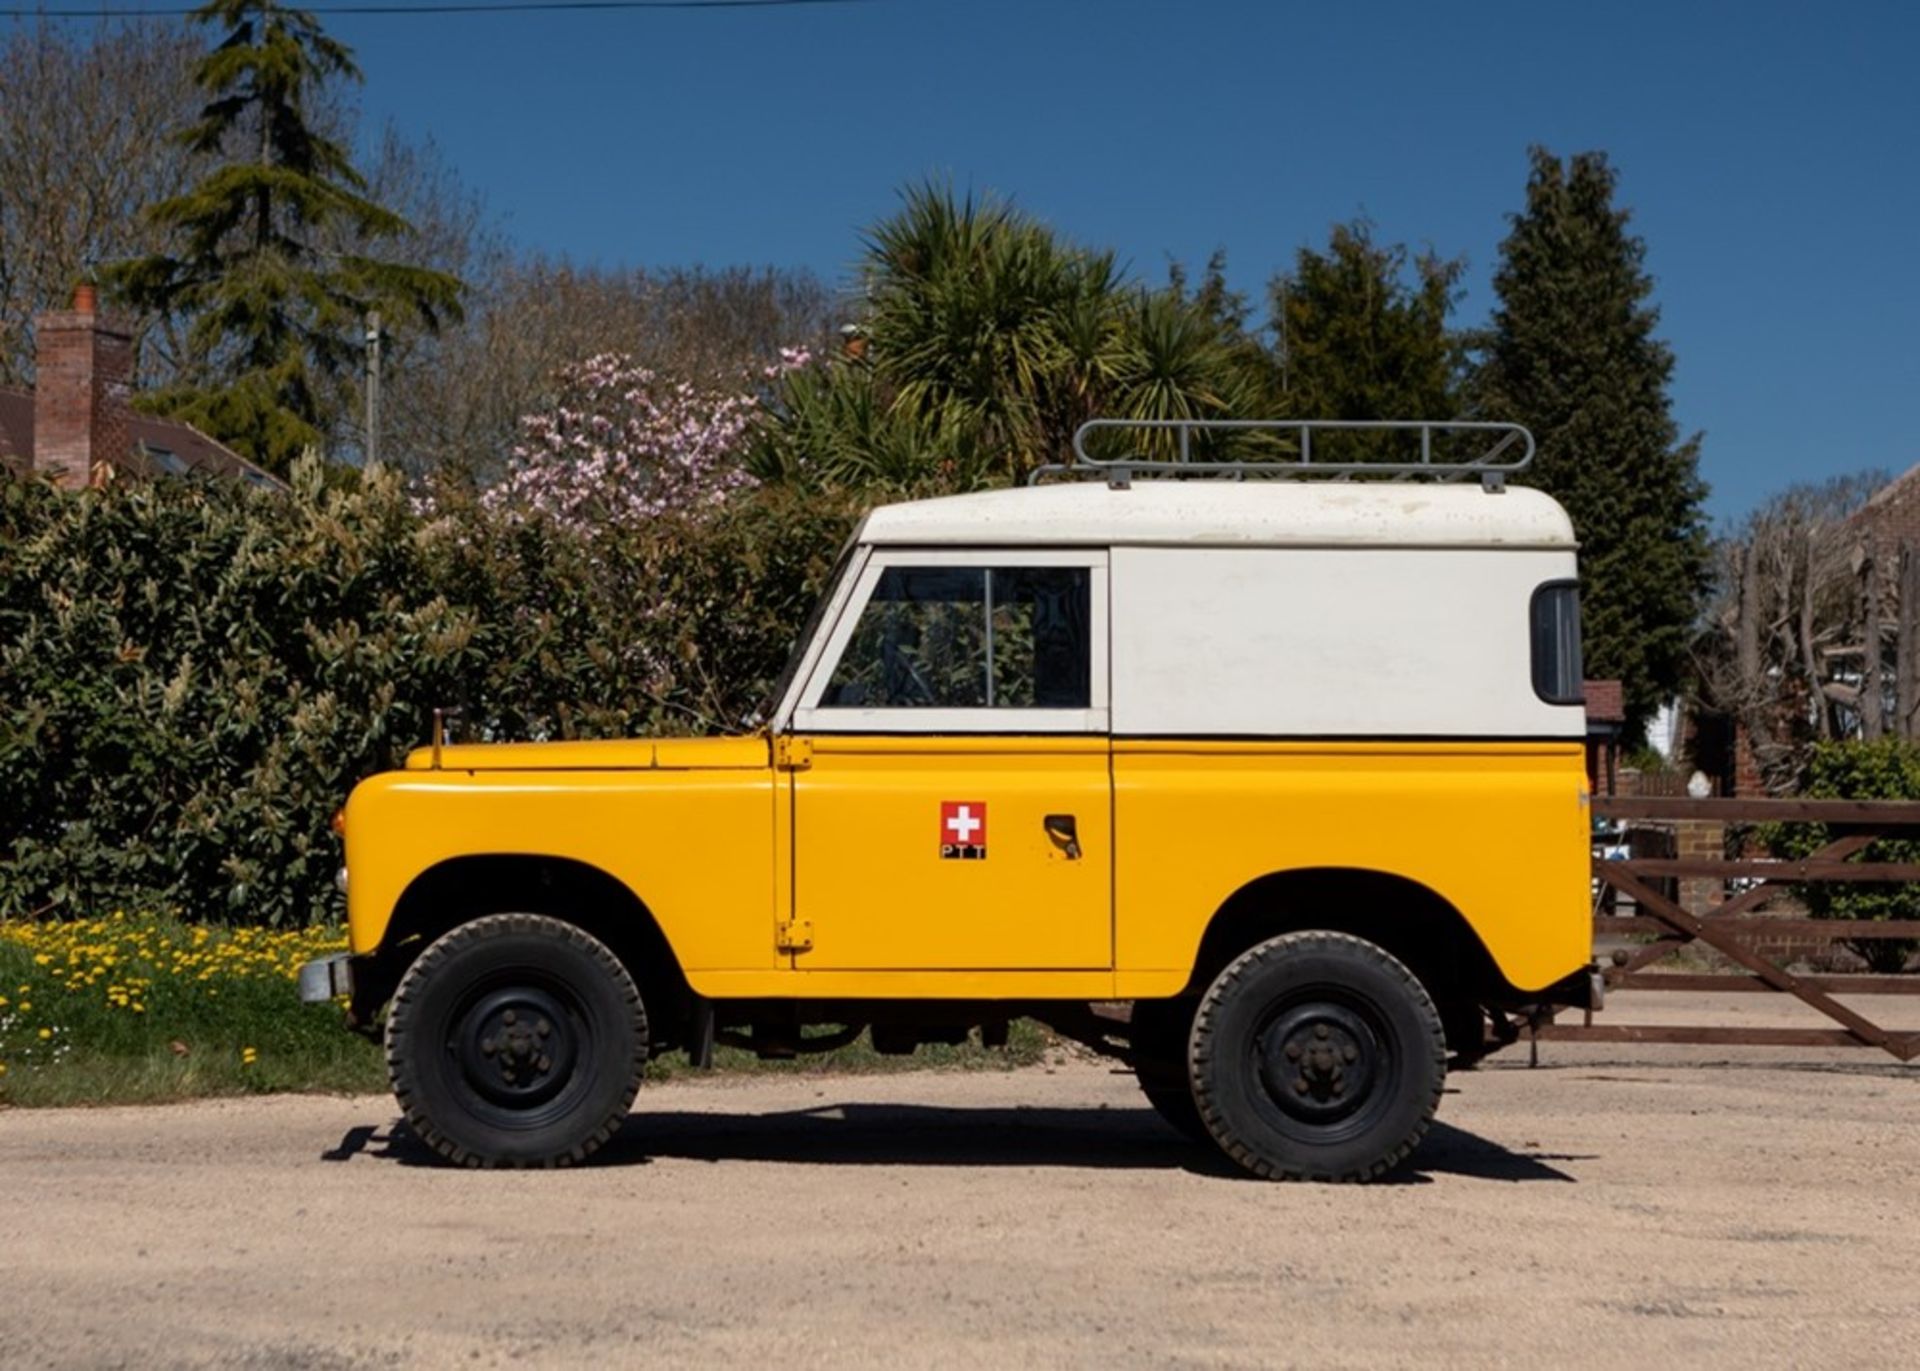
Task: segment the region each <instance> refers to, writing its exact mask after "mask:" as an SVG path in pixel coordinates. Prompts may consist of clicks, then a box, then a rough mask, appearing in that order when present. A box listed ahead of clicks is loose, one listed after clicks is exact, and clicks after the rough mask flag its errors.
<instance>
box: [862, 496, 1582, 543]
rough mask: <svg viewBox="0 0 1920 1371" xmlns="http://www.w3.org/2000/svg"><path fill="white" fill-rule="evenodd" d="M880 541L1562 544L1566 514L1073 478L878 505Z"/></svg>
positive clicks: (1431, 500)
mask: <svg viewBox="0 0 1920 1371" xmlns="http://www.w3.org/2000/svg"><path fill="white" fill-rule="evenodd" d="M860 539H861V541H862V542H866V543H871V544H874V545H876V546H881V547H900V546H907V547H940V546H976V547H977V546H989V547H1000V546H1006V547H1025V546H1045V547H1071V546H1101V547H1106V546H1124V547H1141V546H1199V547H1531V548H1545V547H1553V548H1571V547H1573V546H1574V536H1573V523H1572V521H1571V520H1569V519H1568V518H1567V513H1566V511H1565V510H1563V509H1561V508H1560V506H1559V505H1558V504H1557V503H1556V502H1555V501H1554V500H1553V499H1552V497H1551V496H1548V495H1544V494H1542V493H1541V492H1539V491H1537V490H1527V489H1524V488H1521V487H1510V488H1509V489H1507V490H1505V491H1503V492H1500V493H1497V494H1495V493H1490V492H1488V491H1485V490H1482V489H1481V488H1480V486H1479V485H1477V484H1472V485H1469V484H1464V483H1462V484H1449V485H1438V484H1433V483H1427V482H1391V483H1389V482H1364V483H1363V482H1352V483H1348V482H1339V483H1328V482H1324V481H1320V482H1306V481H1276V480H1256V481H1223V480H1200V481H1167V480H1160V481H1136V482H1135V483H1134V484H1133V485H1132V486H1131V487H1128V488H1126V489H1120V490H1116V489H1113V488H1112V487H1110V486H1108V485H1107V484H1105V483H1104V482H1099V481H1073V482H1062V483H1059V484H1055V485H1043V486H1024V487H1021V488H1019V489H1015V490H988V491H980V492H978V493H976V494H972V495H949V496H946V497H944V498H942V499H937V500H915V501H911V502H909V503H906V504H898V505H882V506H880V507H879V508H878V509H875V510H874V511H873V512H872V513H870V514H869V515H868V516H867V519H866V523H865V525H864V526H863V527H862V529H861V533H860Z"/></svg>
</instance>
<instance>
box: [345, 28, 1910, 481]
mask: <svg viewBox="0 0 1920 1371" xmlns="http://www.w3.org/2000/svg"><path fill="white" fill-rule="evenodd" d="M318 2H319V3H324V0H318ZM328 23H329V25H330V27H331V29H332V31H333V32H334V33H336V34H337V35H338V36H340V37H341V38H343V39H345V40H346V41H348V42H349V43H351V44H352V45H354V47H355V48H356V49H357V50H358V53H359V56H360V60H361V63H362V65H363V66H364V68H365V70H366V75H367V83H366V87H365V90H364V92H363V101H364V105H365V109H366V112H367V113H368V115H370V116H372V118H373V119H374V120H375V121H378V120H383V119H388V118H390V119H392V120H393V121H395V122H396V123H397V124H398V125H399V126H400V127H401V128H402V129H403V130H404V131H406V132H407V133H409V134H410V135H414V136H421V135H431V136H432V137H433V138H434V139H436V140H437V141H438V142H439V144H440V145H441V147H442V149H443V151H444V152H445V153H446V155H447V157H448V159H449V160H450V161H451V163H452V164H453V165H454V166H455V167H457V168H458V169H459V171H460V172H461V173H462V175H463V176H464V177H465V178H466V179H467V180H468V181H469V182H470V183H471V184H473V185H474V186H475V187H476V188H478V189H479V190H480V191H481V192H482V193H483V194H484V195H485V196H486V198H487V199H488V201H489V202H490V204H491V205H492V207H493V208H494V210H495V211H496V212H497V213H498V214H499V215H500V216H501V217H502V219H503V221H504V224H505V226H506V228H507V230H508V232H509V233H510V234H511V235H512V236H514V237H515V238H517V239H518V240H519V241H521V242H524V243H526V244H529V245H532V246H537V247H539V248H542V249H546V250H548V251H551V252H555V253H563V254H566V255H569V256H571V257H573V258H575V259H577V260H580V261H591V262H601V263H609V264H611V263H629V264H643V265H645V264H667V263H691V262H706V263H710V264H720V263H732V262H751V263H773V264H779V265H793V266H808V267H812V268H815V269H816V270H818V271H820V272H821V273H823V274H825V275H827V276H829V277H838V276H840V275H841V274H843V273H844V271H845V269H846V267H847V265H848V264H849V263H850V262H851V261H852V260H853V258H854V256H855V254H856V252H857V242H858V238H857V235H858V231H859V229H860V228H861V226H863V225H865V224H868V223H870V222H872V221H873V220H874V219H875V218H876V217H878V216H880V215H882V214H885V213H886V212H887V211H888V210H889V209H890V208H891V206H892V205H893V204H894V203H895V191H896V188H897V187H899V186H900V185H901V184H902V183H904V182H907V181H910V180H913V179H916V178H922V177H926V176H929V175H932V176H938V177H945V178H951V179H952V180H953V181H954V182H955V183H956V184H957V185H959V186H961V187H974V188H980V189H984V188H992V189H995V190H998V191H1001V192H1004V193H1006V194H1008V195H1010V196H1012V197H1013V198H1014V199H1016V200H1017V201H1018V202H1019V203H1020V204H1022V205H1023V206H1025V207H1026V208H1027V209H1029V210H1031V211H1033V212H1034V213H1036V214H1038V215H1039V216H1041V217H1042V218H1044V219H1046V220H1048V221H1049V222H1051V223H1053V224H1054V225H1055V226H1057V227H1058V228H1060V229H1061V230H1063V231H1065V232H1066V233H1068V234H1069V235H1071V236H1073V237H1076V238H1078V239H1081V240H1083V241H1086V242H1090V243H1096V244H1103V245H1109V246H1112V247H1114V248H1116V249H1118V250H1119V252H1120V253H1121V255H1122V257H1123V258H1124V259H1126V260H1128V261H1130V262H1131V263H1132V264H1133V266H1134V268H1135V269H1136V270H1137V271H1139V272H1141V273H1142V274H1145V275H1150V276H1153V277H1156V278H1157V277H1160V276H1161V275H1162V274H1163V273H1164V270H1165V263H1166V261H1167V259H1168V257H1169V256H1172V257H1175V258H1179V259H1182V260H1184V261H1187V262H1189V263H1195V264H1197V263H1198V262H1200V261H1202V260H1204V259H1205V257H1206V256H1207V254H1208V253H1209V252H1211V251H1212V250H1213V249H1214V248H1216V247H1223V248H1225V249H1226V250H1227V252H1228V255H1229V261H1230V264H1231V270H1232V275H1233V277H1234V280H1235V282H1236V284H1238V285H1240V286H1242V287H1244V288H1247V289H1250V290H1255V291H1257V290H1258V289H1259V288H1260V287H1261V286H1262V285H1263V284H1264V282H1265V280H1266V278H1267V277H1268V276H1269V275H1270V274H1271V273H1272V271H1273V270H1274V269H1275V268H1276V267H1278V266H1281V265H1283V264H1284V263H1286V262H1287V261H1288V260H1289V259H1290V258H1291V256H1292V254H1293V252H1294V250H1295V249H1296V248H1298V247H1299V246H1300V245H1301V244H1303V243H1320V242H1323V241H1324V239H1325V236H1326V231H1327V229H1328V227H1329V225H1330V224H1331V223H1333V222H1334V221H1336V220H1340V219H1344V218H1348V217H1351V216H1352V215H1354V214H1356V213H1362V212H1364V213H1365V214H1367V215H1369V216H1370V217H1371V218H1373V219H1374V220H1375V222H1376V224H1377V225H1378V231H1379V233H1380V235H1381V236H1382V237H1383V238H1385V239H1387V240H1404V241H1408V242H1410V243H1413V244H1416V245H1430V246H1432V247H1433V248H1435V249H1437V250H1438V251H1439V252H1441V253H1443V254H1446V255H1454V254H1465V255H1466V257H1467V258H1468V259H1469V262H1470V273H1469V276H1468V278H1467V284H1468V291H1467V295H1466V298H1465V300H1464V302H1463V306H1462V314H1461V317H1462V319H1463V320H1466V321H1477V320H1478V319H1480V318H1481V317H1483V316H1484V314H1485V312H1486V310H1487V308H1488V306H1489V301H1490V295H1489V291H1488V287H1487V280H1488V275H1489V272H1490V269H1491V265H1492V263H1493V261H1494V257H1495V252H1496V248H1497V245H1498V243H1499V240H1500V238H1501V236H1502V234H1503V232H1504V230H1505V216H1506V215H1507V214H1508V213H1510V212H1511V211H1513V210H1514V209H1516V208H1517V207H1518V206H1519V203H1520V200H1521V194H1522V188H1523V184H1524V178H1525V171H1526V158H1525V153H1526V148H1527V145H1528V144H1529V143H1534V142H1539V143H1544V144H1546V145H1547V146H1548V147H1550V148H1553V149H1554V150H1556V151H1559V152H1571V151H1574V150H1579V149H1588V148H1600V149H1604V150H1605V151H1607V152H1608V153H1609V154H1610V155H1611V156H1612V158H1613V159H1614V161H1615V164H1616V165H1617V167H1618V168H1619V170H1620V173H1621V200H1622V202H1623V203H1624V204H1626V205H1628V206H1630V207H1631V208H1632V210H1633V212H1634V224H1635V227H1636V228H1637V230H1638V231H1639V232H1640V233H1641V234H1642V235H1643V236H1644V237H1645V238H1646V239H1647V242H1648V245H1649V258H1648V265H1649V267H1650V269H1651V271H1652V272H1653V274H1654V275H1655V277H1656V278H1657V281H1658V289H1657V294H1656V300H1657V303H1658V304H1659V305H1660V307H1661V308H1662V310H1663V312H1664V325H1663V330H1662V331H1663V333H1664V335H1665V337H1666V338H1667V339H1668V340H1669V341H1670V342H1671V343H1672V345H1673V347H1674V349H1675V351H1676V352H1677V354H1678V358H1679V369H1678V372H1677V377H1676V384H1675V391H1674V394H1675V398H1676V408H1677V413H1678V417H1679V419H1680V421H1681V423H1682V424H1683V425H1684V426H1686V427H1687V428H1689V429H1695V428H1698V429H1704V430H1705V431H1706V446H1705V449H1704V461H1703V469H1704V472H1705V474H1706V476H1707V478H1708V480H1709V481H1710V482H1711V483H1712V486H1713V496H1712V500H1711V505H1710V508H1711V510H1712V512H1713V513H1714V514H1715V515H1716V516H1721V517H1725V516H1731V515H1737V514H1739V513H1741V512H1743V511H1744V510H1746V509H1747V508H1749V507H1751V506H1752V505H1753V504H1754V503H1756V502H1757V501H1758V500H1760V499H1762V498H1764V497H1765V496H1766V495H1767V494H1768V493H1769V492H1771V491H1773V490H1776V489H1778V488H1780V487H1782V486H1784V485H1786V484H1788V483H1790V482H1793V481H1796V480H1807V479H1817V478H1820V477H1823V476H1827V475H1832V474H1838V473H1841V472H1846V471H1854V470H1859V469H1862V468H1866V467H1873V466H1883V467H1888V468H1892V469H1896V470H1897V469H1901V468H1904V467H1906V466H1908V465H1911V464H1912V463H1914V462H1917V461H1920V416H1917V415H1916V412H1915V411H1916V403H1915V402H1916V401H1917V400H1920V329H1916V321H1917V320H1920V257H1917V256H1916V253H1915V246H1916V243H1915V226H1916V224H1920V75H1917V74H1916V71H1915V68H1916V65H1917V64H1920V7H1915V6H1913V5H1899V4H1891V3H1887V4H1825V5H1814V4H1764V3H1747V4H1707V3H1681V2H1680V0H1669V2H1668V3H1663V4H1651V3H1633V2H1622V0H1614V2H1613V3H1608V4H1604V5H1603V4H1594V3H1585V4H1561V3H1550V2H1549V0H1535V2H1534V3H1531V4H1511V5H1510V4H1476V5H1470V6H1469V5H1451V6H1449V5H1436V4H1431V3H1429V4H1406V5H1401V4H1380V3H1376V4H1367V5H1355V4H1346V5H1341V4H1332V3H1319V4H1311V5H1308V4H1294V3H1268V4H1262V3H1231V2H1230V0H1194V2H1193V3H1153V2H1151V0H1111V2H1110V3H1095V2H1094V0H1025V2H1024V3H1023V2H1022V0H868V2H867V3H856V4H848V5H845V6H837V7H836V6H819V7H797V8H791V9H778V10H738V9H736V10H727V11H714V12H708V13H687V12H684V11H655V12H634V13H598V14H594V13H584V14H583V13H560V14H544V15H525V14H523V15H500V16H463V17H451V16H441V17H437V18H387V17H372V16H357V17H347V16H341V17H337V18H333V19H330V20H329V21H328Z"/></svg>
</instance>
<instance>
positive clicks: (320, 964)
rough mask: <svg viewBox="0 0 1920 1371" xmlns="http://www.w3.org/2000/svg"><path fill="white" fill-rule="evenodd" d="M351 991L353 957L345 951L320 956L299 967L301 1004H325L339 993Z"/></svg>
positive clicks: (346, 993)
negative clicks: (328, 955)
mask: <svg viewBox="0 0 1920 1371" xmlns="http://www.w3.org/2000/svg"><path fill="white" fill-rule="evenodd" d="M352 993H353V958H352V955H351V954H349V953H346V952H336V953H334V954H333V955H332V956H331V957H321V958H320V959H319V960H317V961H311V962H308V963H307V964H306V965H305V966H302V967H301V968H300V1000H301V1003H303V1004H325V1003H327V1002H328V1001H329V1000H333V999H337V998H338V997H340V996H341V995H351V994H352Z"/></svg>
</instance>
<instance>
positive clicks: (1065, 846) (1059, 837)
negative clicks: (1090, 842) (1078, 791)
mask: <svg viewBox="0 0 1920 1371" xmlns="http://www.w3.org/2000/svg"><path fill="white" fill-rule="evenodd" d="M1040 825H1041V827H1042V828H1044V829H1046V830H1047V836H1048V837H1049V838H1051V839H1052V840H1053V841H1054V843H1055V844H1057V845H1058V846H1059V848H1060V850H1061V851H1063V852H1065V853H1066V854H1067V859H1068V860H1069V861H1076V862H1077V861H1079V860H1080V826H1079V825H1078V824H1077V823H1075V822H1074V818H1073V815H1071V814H1049V815H1047V817H1046V818H1044V819H1042V820H1041V821H1040Z"/></svg>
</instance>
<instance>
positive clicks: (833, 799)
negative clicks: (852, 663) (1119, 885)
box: [793, 735, 1113, 993]
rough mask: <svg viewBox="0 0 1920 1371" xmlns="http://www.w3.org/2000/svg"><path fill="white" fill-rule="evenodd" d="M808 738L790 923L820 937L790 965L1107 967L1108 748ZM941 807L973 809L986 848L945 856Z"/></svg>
mask: <svg viewBox="0 0 1920 1371" xmlns="http://www.w3.org/2000/svg"><path fill="white" fill-rule="evenodd" d="M809 741H810V742H811V752H812V759H811V764H810V765H809V766H808V767H807V768H806V769H805V770H803V771H799V772H797V773H795V775H794V781H793V816H794V822H793V851H794V895H793V898H794V915H795V917H796V918H800V919H804V920H806V921H807V923H809V924H810V925H811V933H812V938H813V947H812V949H811V950H810V951H808V952H805V953H801V954H798V955H797V956H796V958H795V964H796V965H797V966H798V967H799V968H800V969H801V970H802V971H804V972H806V973H808V975H809V978H811V977H812V975H813V974H815V973H826V972H834V971H902V970H904V971H978V970H999V971H1057V970H1072V971H1096V970H1097V971H1106V970H1108V969H1110V968H1111V967H1112V965H1113V900H1112V877H1113V867H1112V858H1113V845H1112V842H1111V841H1110V836H1109V833H1110V829H1111V796H1110V785H1109V778H1108V770H1107V764H1108V752H1107V740H1106V739H1105V738H1087V737H1050V738H968V739H963V740H956V739H952V738H930V737H915V736H911V735H908V736H901V735H892V736H882V737H861V738H843V737H832V736H825V737H817V738H813V739H811V740H809ZM956 743H958V744H959V745H956ZM943 803H946V804H956V805H965V806H967V814H966V817H965V820H964V822H965V823H966V824H967V825H969V833H970V836H973V837H980V836H984V837H985V839H986V843H985V844H984V846H976V845H953V846H943V843H944V842H945V840H947V839H950V838H952V837H953V836H955V835H953V834H951V833H945V832H943V830H942V826H941V825H942V805H943ZM1049 815H1061V816H1071V817H1072V819H1073V821H1074V826H1075V831H1076V834H1077V841H1078V845H1079V855H1078V856H1069V855H1068V853H1067V851H1066V849H1065V848H1064V846H1063V845H1062V844H1061V843H1060V842H1059V841H1057V840H1055V839H1054V838H1051V837H1049V836H1048V833H1047V830H1046V827H1045V824H1044V822H1043V821H1044V820H1045V819H1046V817H1047V816H1049ZM956 821H957V820H956ZM972 825H984V827H983V828H980V829H977V830H976V829H973V828H972V827H971V826H972ZM943 852H949V853H951V854H952V855H943ZM971 852H981V853H984V854H985V855H984V857H983V858H980V859H972V858H970V857H967V856H965V855H964V854H968V853H971ZM810 993H817V992H810Z"/></svg>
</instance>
